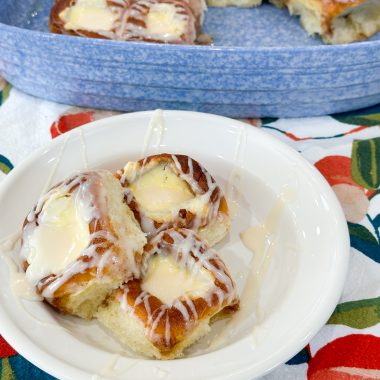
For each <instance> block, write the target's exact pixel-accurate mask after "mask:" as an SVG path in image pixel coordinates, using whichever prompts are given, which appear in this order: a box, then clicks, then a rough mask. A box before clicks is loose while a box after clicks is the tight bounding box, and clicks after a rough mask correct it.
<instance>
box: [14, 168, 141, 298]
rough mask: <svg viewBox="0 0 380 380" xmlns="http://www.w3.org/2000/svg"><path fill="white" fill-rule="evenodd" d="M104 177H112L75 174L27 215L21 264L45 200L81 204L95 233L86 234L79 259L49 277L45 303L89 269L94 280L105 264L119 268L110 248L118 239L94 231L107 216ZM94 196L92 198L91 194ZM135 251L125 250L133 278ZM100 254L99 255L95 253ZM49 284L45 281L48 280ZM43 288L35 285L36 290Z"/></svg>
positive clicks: (27, 250)
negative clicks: (62, 198) (71, 200)
mask: <svg viewBox="0 0 380 380" xmlns="http://www.w3.org/2000/svg"><path fill="white" fill-rule="evenodd" d="M105 175H112V174H110V173H109V172H107V171H102V170H100V171H97V172H88V173H82V174H78V175H76V176H75V177H73V178H71V179H68V180H66V181H65V182H63V183H61V184H60V185H58V186H56V187H54V188H53V189H52V190H50V191H49V192H48V193H47V194H45V195H43V196H42V197H41V198H40V200H39V201H38V202H37V204H36V206H35V208H34V210H32V211H31V213H29V215H28V218H27V220H28V222H29V223H28V224H27V225H26V226H25V228H24V230H23V241H24V242H25V243H24V245H23V247H22V249H21V251H20V256H21V258H22V259H23V260H25V261H28V258H29V254H30V251H29V247H28V244H27V242H28V240H29V238H30V236H32V234H33V232H34V230H35V228H37V226H38V215H39V214H40V213H41V211H42V210H43V207H44V204H45V202H46V201H47V200H48V199H52V198H54V197H60V196H62V195H67V196H69V195H70V196H75V197H77V199H78V200H79V202H80V203H81V209H82V210H84V212H83V213H82V217H83V218H84V221H85V222H86V223H87V224H90V223H94V227H93V228H94V230H95V232H93V233H91V234H90V237H89V244H88V246H87V247H86V248H85V249H84V250H83V251H82V252H81V253H80V256H79V258H78V259H77V260H76V261H74V262H72V263H71V264H69V265H68V266H67V267H66V268H65V269H64V270H63V272H62V273H53V275H54V277H53V279H52V281H51V282H50V283H49V282H48V283H47V285H46V286H45V287H44V288H43V290H42V292H41V294H42V296H43V297H45V298H47V299H52V298H53V297H54V294H55V292H56V291H57V289H59V288H60V287H61V286H62V285H63V284H64V283H66V282H67V281H68V280H69V279H70V278H71V277H73V276H74V275H75V274H77V273H83V272H85V271H87V270H88V269H91V268H96V276H97V277H101V276H103V275H104V270H105V268H106V267H107V265H108V264H111V267H112V265H114V264H122V263H121V262H120V261H121V258H119V256H118V255H117V253H116V252H115V250H114V247H116V246H118V245H121V244H122V242H121V240H119V239H118V237H117V236H115V235H114V234H113V233H111V232H110V231H105V230H97V229H98V228H99V224H98V221H99V220H100V219H101V218H102V216H103V215H107V204H106V195H105V189H104V186H102V185H101V183H102V178H103V176H105ZM92 187H95V189H94V190H95V191H96V193H97V195H98V196H96V197H95V195H94V190H93V189H92ZM134 248H135V247H132V246H131V247H126V253H127V260H128V264H129V266H128V267H129V268H130V270H131V272H132V273H131V274H136V273H137V272H138V270H137V263H136V259H135V250H134ZM99 250H101V253H99ZM48 281H49V280H48ZM40 285H41V286H42V287H43V286H44V284H41V283H39V285H38V286H40Z"/></svg>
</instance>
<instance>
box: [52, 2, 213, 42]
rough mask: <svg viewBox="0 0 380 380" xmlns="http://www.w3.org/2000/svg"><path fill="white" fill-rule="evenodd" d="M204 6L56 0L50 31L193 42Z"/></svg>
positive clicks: (196, 3) (111, 37)
mask: <svg viewBox="0 0 380 380" xmlns="http://www.w3.org/2000/svg"><path fill="white" fill-rule="evenodd" d="M205 9H206V6H205V3H204V0H57V1H56V2H55V3H54V5H53V8H52V10H51V14H50V30H51V31H52V32H54V33H60V34H71V35H77V36H85V37H95V38H106V39H112V40H120V41H146V42H161V43H172V44H194V43H195V42H196V39H197V37H198V35H199V34H200V32H201V26H202V23H203V13H204V10H205Z"/></svg>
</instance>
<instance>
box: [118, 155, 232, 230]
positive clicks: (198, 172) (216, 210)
mask: <svg viewBox="0 0 380 380" xmlns="http://www.w3.org/2000/svg"><path fill="white" fill-rule="evenodd" d="M161 164H166V165H169V166H170V168H171V170H172V171H173V172H174V173H175V174H176V175H177V176H178V177H180V178H182V179H183V180H184V181H185V182H186V183H187V184H188V186H189V188H190V189H191V191H192V192H193V193H194V195H195V197H197V196H203V195H205V194H207V193H208V192H210V194H209V205H208V209H207V212H206V214H204V215H197V214H195V213H193V212H191V211H189V210H187V209H185V208H181V209H180V210H179V211H178V215H176V217H174V219H173V221H172V222H161V221H158V220H153V221H152V222H153V224H154V228H155V229H156V231H155V232H160V231H161V230H162V229H167V228H171V227H180V228H189V229H194V230H196V231H198V230H200V229H201V228H204V227H205V226H207V225H208V224H210V223H212V222H214V221H215V220H217V219H218V217H219V216H220V215H223V216H224V217H225V218H226V219H228V205H227V201H226V198H225V197H224V195H223V193H222V190H221V188H220V187H219V186H217V185H216V182H215V180H214V178H213V177H212V176H211V175H210V174H209V173H208V172H207V170H206V169H205V168H203V167H202V166H201V165H200V164H199V163H198V162H197V161H196V160H194V159H192V158H191V157H189V156H186V155H183V154H169V153H162V154H158V155H153V156H149V157H146V158H143V159H141V160H139V161H137V163H136V165H135V167H134V168H133V171H134V173H129V172H128V173H127V170H126V169H122V170H120V171H118V172H117V173H116V178H118V179H119V181H120V183H121V185H122V186H123V187H124V188H125V189H126V190H128V186H129V185H130V183H131V181H128V177H131V174H132V177H136V178H138V177H139V176H141V175H143V174H144V172H146V171H149V170H151V169H153V168H154V167H156V166H159V165H161ZM132 182H133V181H132ZM124 199H125V202H126V203H127V204H128V206H129V207H130V209H131V210H132V211H133V213H134V215H135V218H136V219H137V220H138V221H139V222H140V224H141V225H142V229H143V231H144V232H146V233H149V231H147V230H145V229H144V223H143V220H142V219H143V218H147V217H146V216H145V215H144V214H143V212H142V211H141V207H140V206H139V204H138V202H137V201H136V198H135V197H134V196H133V194H132V193H131V192H127V193H126V195H125V198H124ZM203 212H204V210H199V213H203ZM154 234H155V233H153V234H151V235H150V236H149V237H152V236H154Z"/></svg>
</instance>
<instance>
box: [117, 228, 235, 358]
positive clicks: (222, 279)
mask: <svg viewBox="0 0 380 380" xmlns="http://www.w3.org/2000/svg"><path fill="white" fill-rule="evenodd" d="M187 239H193V244H192V247H193V248H192V249H191V250H190V252H181V250H179V249H178V247H179V246H180V245H181V242H184V241H185V240H187ZM158 252H159V253H158ZM156 254H163V255H173V256H175V257H177V260H178V261H183V260H184V261H185V262H186V261H187V260H190V259H191V260H195V262H198V260H200V259H201V258H202V255H204V256H205V257H206V256H207V258H205V259H204V260H205V264H203V268H205V269H207V270H208V272H209V273H211V275H212V276H213V278H214V287H213V289H211V291H210V293H209V294H208V295H207V297H205V298H202V297H198V298H190V297H181V298H178V299H177V300H176V301H175V302H174V303H173V306H171V307H169V306H167V305H165V304H164V303H163V302H161V301H160V300H159V299H158V298H157V297H155V296H153V295H151V294H149V293H147V292H144V291H143V290H142V289H141V280H131V281H129V282H127V283H126V284H124V285H123V286H122V287H121V288H120V289H118V290H117V291H115V293H114V294H113V295H112V296H111V300H117V301H118V302H119V303H120V305H124V306H120V307H124V308H126V310H124V311H126V312H128V313H129V314H132V315H133V316H134V317H135V318H137V319H139V320H140V321H141V322H142V323H143V324H144V326H145V334H146V336H147V338H148V339H149V340H150V341H151V343H152V344H153V345H154V346H155V347H157V348H158V349H159V351H160V352H161V354H162V355H163V356H165V355H169V356H170V353H171V352H172V351H173V349H174V348H175V346H176V345H177V344H178V343H179V342H181V341H182V340H183V339H184V338H185V337H186V336H187V335H189V334H190V333H191V331H192V330H193V329H194V328H196V326H197V325H198V324H199V323H200V321H202V320H205V319H209V318H211V317H212V316H214V315H216V314H217V313H219V312H221V311H224V312H229V313H231V312H235V311H237V310H238V309H239V300H238V297H237V294H236V290H235V285H234V283H233V280H232V279H231V276H230V274H229V272H228V270H227V268H226V266H225V264H224V263H223V261H222V260H221V259H220V258H219V257H218V255H217V254H216V252H215V251H214V250H212V249H210V248H209V247H208V245H207V243H205V242H204V241H202V240H201V239H200V238H199V237H197V236H196V235H195V234H194V232H193V231H190V230H186V229H171V230H167V231H163V232H161V233H160V234H159V235H157V236H156V237H155V238H154V239H153V240H151V242H150V243H148V244H147V245H146V247H145V251H144V262H145V263H146V262H148V261H149V259H150V258H151V257H152V256H154V255H156ZM186 255H188V256H189V257H188V258H186V257H183V256H186ZM202 260H203V258H202ZM216 273H218V275H216ZM181 309H182V310H183V311H182V312H181ZM184 310H186V311H184ZM168 326H169V329H170V330H169V332H168Z"/></svg>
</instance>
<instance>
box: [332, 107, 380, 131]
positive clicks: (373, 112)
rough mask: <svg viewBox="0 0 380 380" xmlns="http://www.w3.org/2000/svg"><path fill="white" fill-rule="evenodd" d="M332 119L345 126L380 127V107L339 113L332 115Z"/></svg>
mask: <svg viewBox="0 0 380 380" xmlns="http://www.w3.org/2000/svg"><path fill="white" fill-rule="evenodd" d="M332 117H333V118H334V119H335V120H337V121H340V122H341V123H345V124H352V125H365V126H368V127H373V126H376V125H380V106H375V107H371V108H367V109H366V110H359V111H350V112H344V113H339V114H335V115H332Z"/></svg>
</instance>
